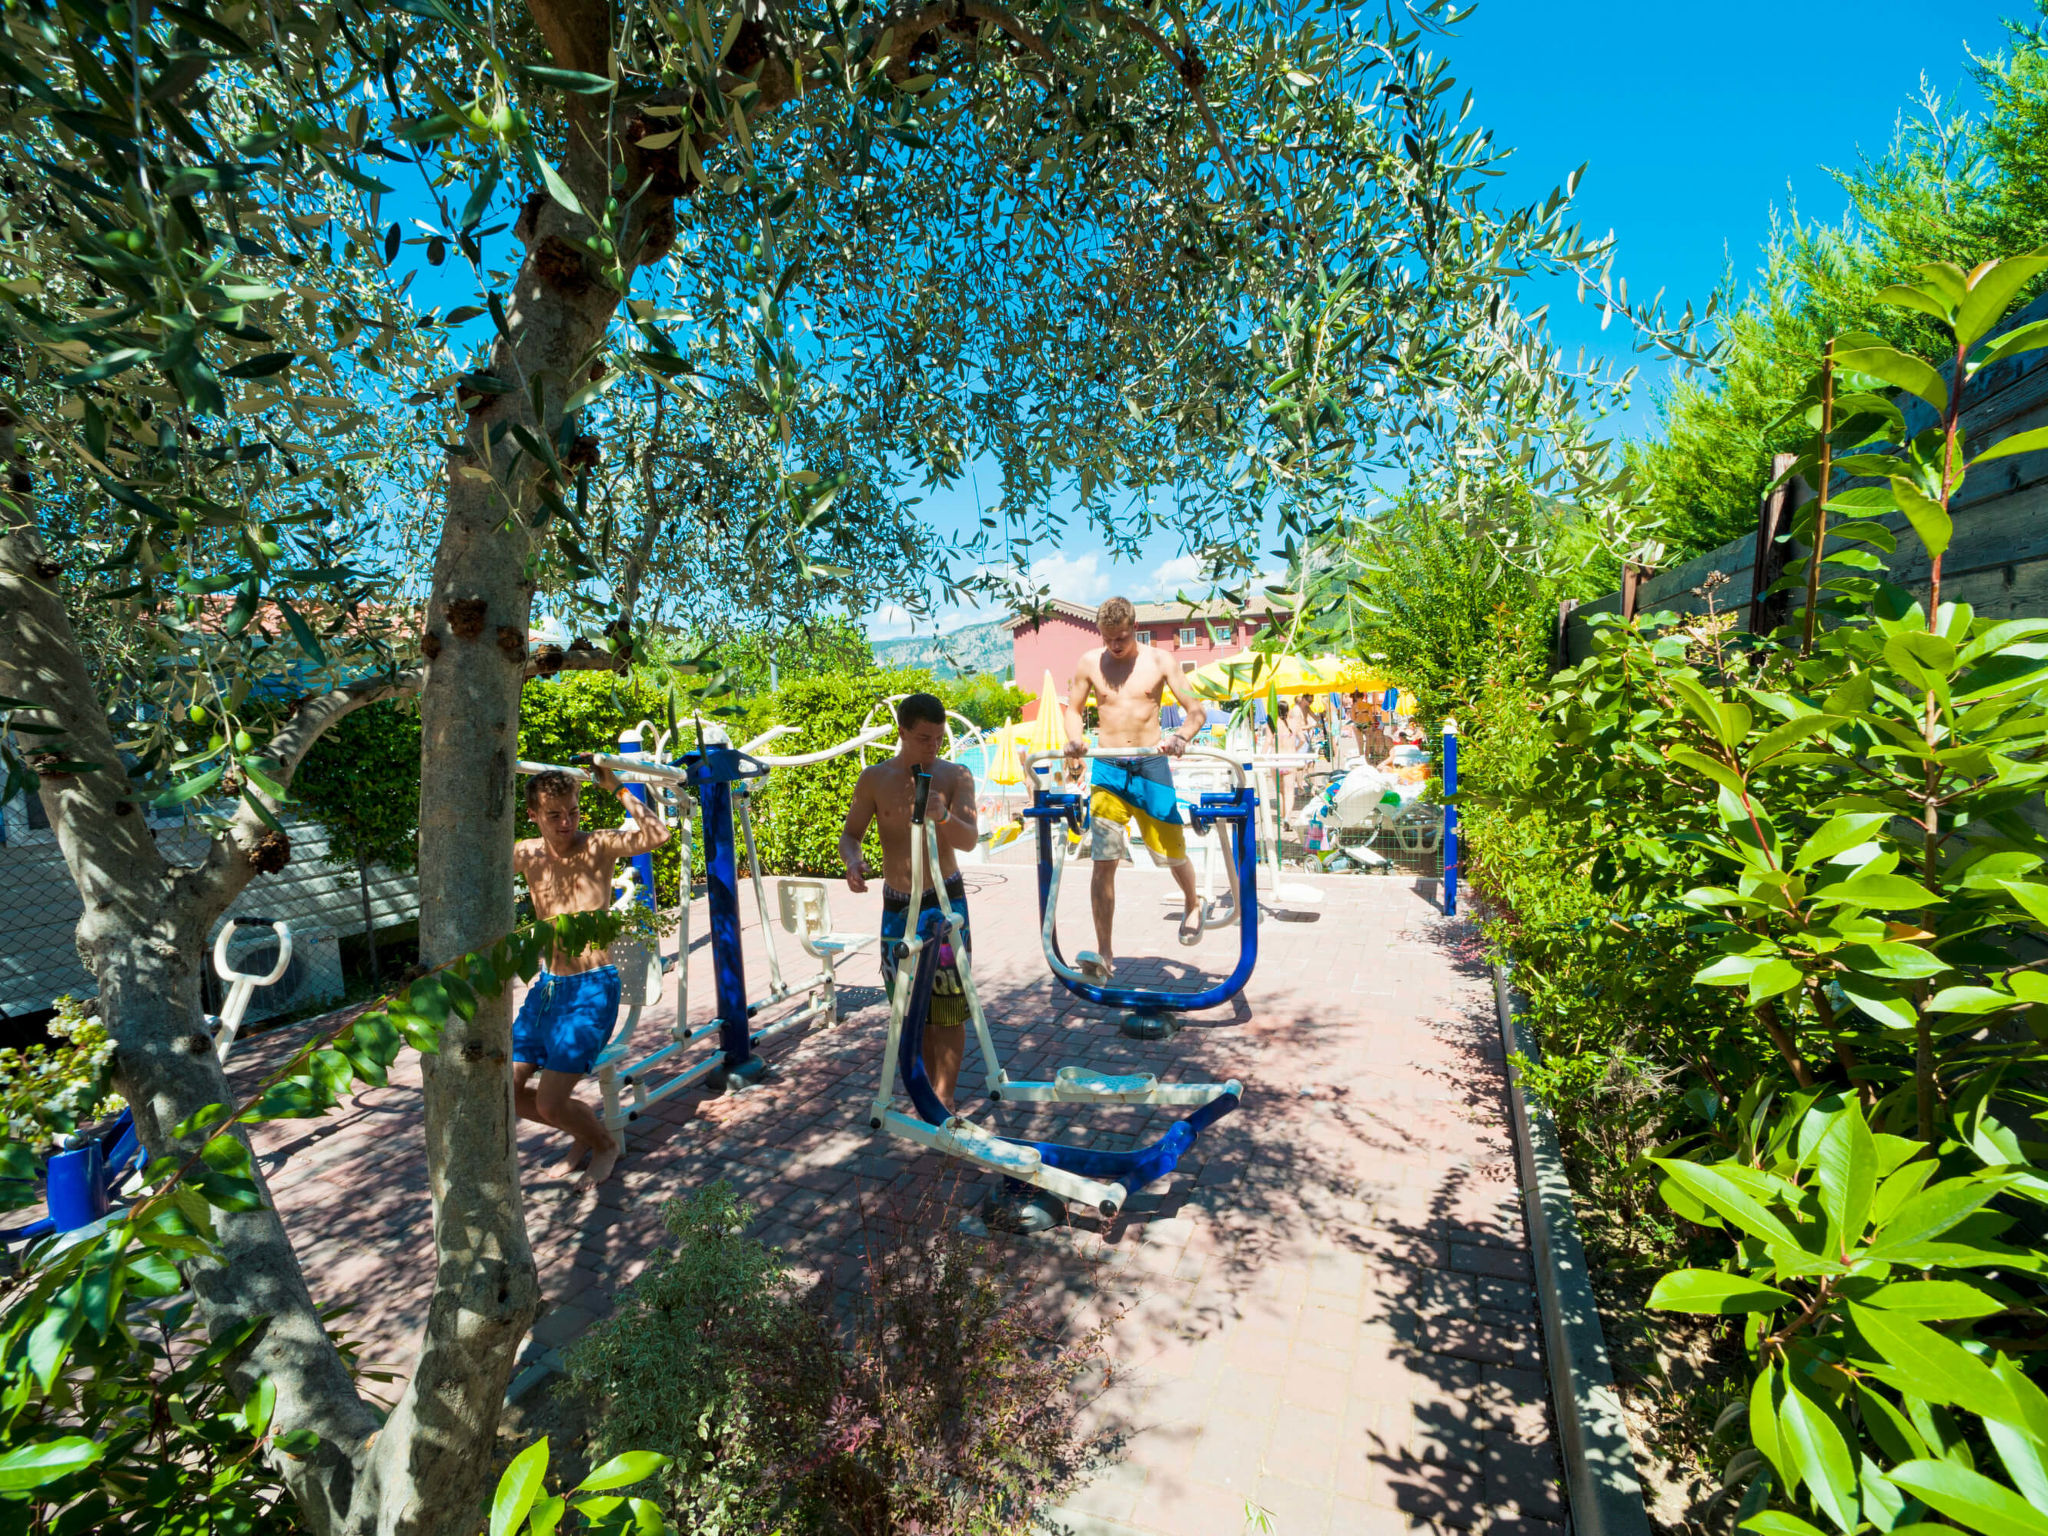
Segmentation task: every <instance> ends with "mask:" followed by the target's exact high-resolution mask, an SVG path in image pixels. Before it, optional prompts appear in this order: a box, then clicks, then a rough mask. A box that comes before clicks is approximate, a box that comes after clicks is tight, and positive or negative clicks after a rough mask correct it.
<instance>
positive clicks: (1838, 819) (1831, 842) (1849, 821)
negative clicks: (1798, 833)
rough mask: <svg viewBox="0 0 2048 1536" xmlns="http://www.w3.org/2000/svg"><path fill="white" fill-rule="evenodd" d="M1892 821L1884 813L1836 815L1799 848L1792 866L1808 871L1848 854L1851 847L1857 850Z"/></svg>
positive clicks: (1821, 825) (1814, 830)
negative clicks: (1837, 856)
mask: <svg viewBox="0 0 2048 1536" xmlns="http://www.w3.org/2000/svg"><path fill="white" fill-rule="evenodd" d="M1891 819H1892V818H1891V816H1890V814H1889V813H1888V812H1883V811H1844V812H1842V813H1841V814H1840V815H1839V816H1830V817H1829V818H1828V819H1827V820H1826V821H1824V822H1822V823H1821V824H1820V825H1819V826H1818V827H1815V828H1814V829H1813V835H1812V836H1810V837H1808V838H1807V840H1806V841H1805V842H1803V843H1801V844H1800V845H1799V852H1798V853H1797V854H1795V855H1794V856H1793V859H1792V867H1793V868H1794V869H1807V868H1810V867H1811V866H1813V865H1815V864H1819V863H1822V862H1824V861H1825V860H1828V859H1832V858H1834V857H1835V856H1836V855H1837V854H1841V853H1847V852H1848V851H1849V850H1850V849H1851V848H1860V847H1862V846H1863V845H1864V844H1865V843H1867V842H1869V841H1870V839H1871V835H1872V834H1873V833H1875V832H1876V831H1877V829H1878V828H1880V827H1882V826H1883V825H1884V824H1885V823H1886V822H1888V821H1890V820H1891Z"/></svg>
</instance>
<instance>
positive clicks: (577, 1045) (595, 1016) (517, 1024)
mask: <svg viewBox="0 0 2048 1536" xmlns="http://www.w3.org/2000/svg"><path fill="white" fill-rule="evenodd" d="M618 1022H619V969H618V967H617V966H615V965H601V966H599V967H598V968H597V969H596V970H594V971H579V972H577V973H576V974H575V975H573V976H557V975H555V974H554V973H553V972H552V971H542V972H541V973H540V975H539V976H537V977H535V978H534V983H533V985H532V986H531V987H530V988H528V989H527V993H526V1001H525V1002H524V1003H522V1004H521V1005H520V1007H519V1017H518V1018H516V1019H514V1020H513V1021H512V1059H513V1060H514V1061H519V1062H525V1063H527V1064H529V1065H531V1066H536V1067H539V1068H540V1069H541V1070H542V1071H544V1072H571V1073H574V1074H575V1075H576V1076H578V1077H582V1076H584V1075H585V1074H587V1073H588V1072H589V1071H590V1069H591V1068H592V1067H594V1066H596V1065H597V1055H598V1052H600V1051H602V1050H603V1049H604V1048H605V1047H606V1046H607V1045H609V1044H610V1043H611V1038H612V1031H613V1030H614V1029H616V1028H617V1027H618Z"/></svg>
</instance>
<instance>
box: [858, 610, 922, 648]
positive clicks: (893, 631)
mask: <svg viewBox="0 0 2048 1536" xmlns="http://www.w3.org/2000/svg"><path fill="white" fill-rule="evenodd" d="M916 628H917V621H916V620H915V619H913V618H912V617H911V616H910V615H909V614H908V613H906V612H904V611H903V610H902V609H901V608H898V607H897V606H896V605H895V604H894V603H884V604H883V605H882V606H881V607H879V608H877V609H876V610H875V611H874V612H873V613H871V614H869V615H868V617H867V631H868V638H869V639H870V640H896V639H900V638H901V637H902V636H904V635H907V634H910V633H911V632H913V631H914V630H915V629H916Z"/></svg>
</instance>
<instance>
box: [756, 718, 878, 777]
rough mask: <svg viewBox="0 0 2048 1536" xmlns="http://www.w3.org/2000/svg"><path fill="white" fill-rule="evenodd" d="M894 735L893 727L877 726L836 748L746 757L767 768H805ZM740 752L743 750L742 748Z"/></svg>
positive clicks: (785, 729)
mask: <svg viewBox="0 0 2048 1536" xmlns="http://www.w3.org/2000/svg"><path fill="white" fill-rule="evenodd" d="M775 729H776V731H778V732H783V733H787V732H789V731H793V730H795V729H796V727H795V726H777V727H776V728H775ZM894 734H895V728H894V727H892V726H879V725H878V726H874V727H872V728H871V729H869V730H865V731H862V732H861V733H860V734H859V735H858V736H854V737H852V738H850V739H848V740H846V741H842V742H840V743H839V745H838V746H836V747H825V748H822V749H821V750H819V751H816V752H799V753H797V754H795V755H794V756H792V757H763V756H762V755H761V754H760V753H758V752H752V753H748V755H749V756H750V757H752V758H753V759H754V761H755V762H757V763H761V764H763V765H765V766H767V767H769V768H807V767H809V766H810V765H811V764H812V763H825V762H830V761H831V760H832V759H833V758H835V757H844V756H846V754H847V753H849V752H858V751H860V750H861V749H862V748H863V747H871V746H873V745H874V744H875V743H876V742H878V741H880V740H881V739H882V738H883V737H884V736H890V735H894ZM742 750H745V749H744V748H743V749H742Z"/></svg>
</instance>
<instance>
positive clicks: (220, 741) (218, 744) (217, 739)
mask: <svg viewBox="0 0 2048 1536" xmlns="http://www.w3.org/2000/svg"><path fill="white" fill-rule="evenodd" d="M227 744H228V739H227V737H225V736H223V735H221V733H220V732H219V731H215V732H214V733H213V734H212V735H211V736H209V737H207V738H206V745H207V748H208V750H210V751H214V752H218V751H219V750H220V749H221V748H222V747H224V746H226V745H227Z"/></svg>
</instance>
